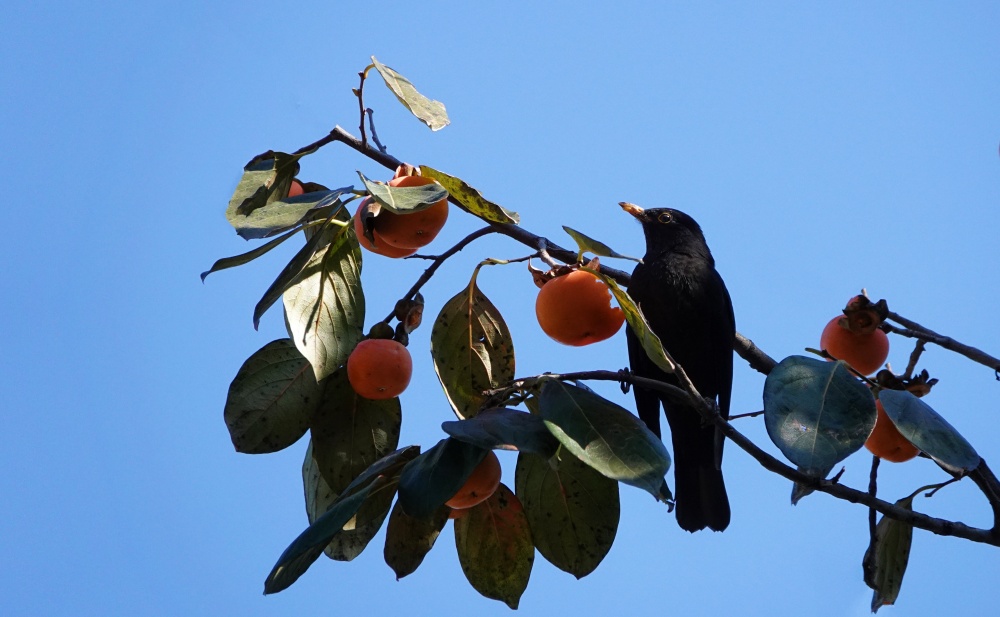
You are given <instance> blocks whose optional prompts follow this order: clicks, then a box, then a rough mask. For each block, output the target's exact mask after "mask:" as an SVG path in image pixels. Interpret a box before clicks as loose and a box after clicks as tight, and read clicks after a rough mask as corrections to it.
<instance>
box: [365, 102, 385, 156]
mask: <svg viewBox="0 0 1000 617" xmlns="http://www.w3.org/2000/svg"><path fill="white" fill-rule="evenodd" d="M365 113H367V114H368V130H369V131H370V132H371V134H372V141H373V142H375V145H376V146H378V149H379V152H382V153H385V152H386V151H387V149H386V147H385V146H383V145H382V142H381V141H379V140H378V133H376V132H375V110H374V109H372V108H371V107H369V108H367V109H365Z"/></svg>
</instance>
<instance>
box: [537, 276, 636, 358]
mask: <svg viewBox="0 0 1000 617" xmlns="http://www.w3.org/2000/svg"><path fill="white" fill-rule="evenodd" d="M535 316H536V317H537V318H538V325H539V326H541V327H542V331H543V332H545V334H548V335H549V336H550V337H552V338H553V339H555V340H556V341H559V342H560V343H563V344H564V345H573V346H575V347H579V346H582V345H589V344H591V343H596V342H598V341H603V340H605V339H608V338H611V337H612V336H614V334H615V333H616V332H618V330H619V329H620V328H621V327H622V324H623V323H625V313H623V312H622V310H621V309H620V308H618V307H617V306H611V290H609V289H608V286H607V285H605V284H604V281H602V280H601V279H599V278H598V277H596V276H594V275H593V274H591V273H590V272H586V271H584V270H574V271H572V272H570V273H568V274H564V275H562V276H557V277H556V278H554V279H551V280H549V281H547V282H546V283H545V284H544V285H542V289H541V290H540V291H539V292H538V298H537V299H536V300H535Z"/></svg>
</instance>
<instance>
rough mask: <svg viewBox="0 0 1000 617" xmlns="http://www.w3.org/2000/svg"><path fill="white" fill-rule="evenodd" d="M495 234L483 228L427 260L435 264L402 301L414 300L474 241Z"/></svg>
mask: <svg viewBox="0 0 1000 617" xmlns="http://www.w3.org/2000/svg"><path fill="white" fill-rule="evenodd" d="M494 232H496V229H494V228H493V227H490V226H487V227H483V228H482V229H478V230H476V231H474V232H472V233H471V234H469V235H467V236H465V237H464V238H462V239H461V240H459V241H458V242H457V243H456V244H455V246H453V247H451V248H450V249H448V250H447V251H445V252H443V253H441V254H440V255H436V256H433V257H428V258H427V259H431V260H432V261H433V263H432V264H431V265H429V266H427V269H426V270H424V273H423V274H421V275H420V278H418V279H417V282H416V283H414V284H413V287H410V290H409V291H407V292H406V294H405V295H404V296H403V297H402V298H400V299H401V300H412V299H413V298H414V297H415V296H416V295H417V292H418V291H420V288H421V287H423V286H424V285H425V284H426V283H427V281H429V280H431V277H432V276H434V273H435V272H437V269H438V268H440V267H441V264H443V263H444V262H445V261H446V260H447V259H448V258H449V257H451V256H452V255H454V254H455V253H457V252H459V251H461V250H462V249H464V248H465V247H467V246H469V245H470V244H472V242H473V241H475V240H477V239H478V238H482V237H483V236H485V235H487V234H491V233H494ZM394 315H395V311H393V312H392V313H389V316H388V317H386V318H385V319H384V320H383V321H385V322H386V323H388V322H389V320H391V319H392V318H393V316H394Z"/></svg>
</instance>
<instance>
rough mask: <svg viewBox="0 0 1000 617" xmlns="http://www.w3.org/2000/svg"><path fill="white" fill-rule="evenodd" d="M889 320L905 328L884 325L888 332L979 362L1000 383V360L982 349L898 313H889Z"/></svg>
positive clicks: (883, 327)
mask: <svg viewBox="0 0 1000 617" xmlns="http://www.w3.org/2000/svg"><path fill="white" fill-rule="evenodd" d="M889 319H891V320H892V321H895V322H896V323H898V324H899V325H901V326H903V327H902V328H900V327H897V326H894V325H892V324H888V323H883V324H882V329H883V330H885V331H886V332H892V333H894V334H899V335H901V336H908V337H910V338H915V339H919V340H922V341H927V342H928V343H934V344H935V345H938V346H940V347H944V348H945V349H947V350H948V351H953V352H955V353H957V354H961V355H963V356H965V357H966V358H968V359H970V360H972V361H973V362H977V363H979V364H982V365H983V366H986V367H989V368H991V369H993V372H994V374H995V375H996V377H997V380H998V381H1000V358H995V357H993V356H991V355H990V354H988V353H986V352H984V351H982V350H980V349H976V348H975V347H971V346H969V345H966V344H964V343H960V342H958V341H956V340H955V339H953V338H951V337H950V336H944V335H942V334H938V333H937V332H934V331H933V330H930V329H929V328H925V327H923V326H921V325H920V324H918V323H917V322H915V321H913V320H910V319H907V318H906V317H903V316H902V315H900V314H898V313H894V312H892V311H889Z"/></svg>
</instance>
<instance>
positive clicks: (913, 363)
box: [903, 339, 927, 379]
mask: <svg viewBox="0 0 1000 617" xmlns="http://www.w3.org/2000/svg"><path fill="white" fill-rule="evenodd" d="M925 347H927V342H926V341H924V340H922V339H921V340H918V341H917V344H916V345H915V346H914V347H913V351H912V352H910V361H909V362H907V364H906V371H905V372H904V373H903V379H909V378H910V377H912V376H913V371H915V370H916V369H917V362H919V361H920V354H922V353H924V348H925Z"/></svg>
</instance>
